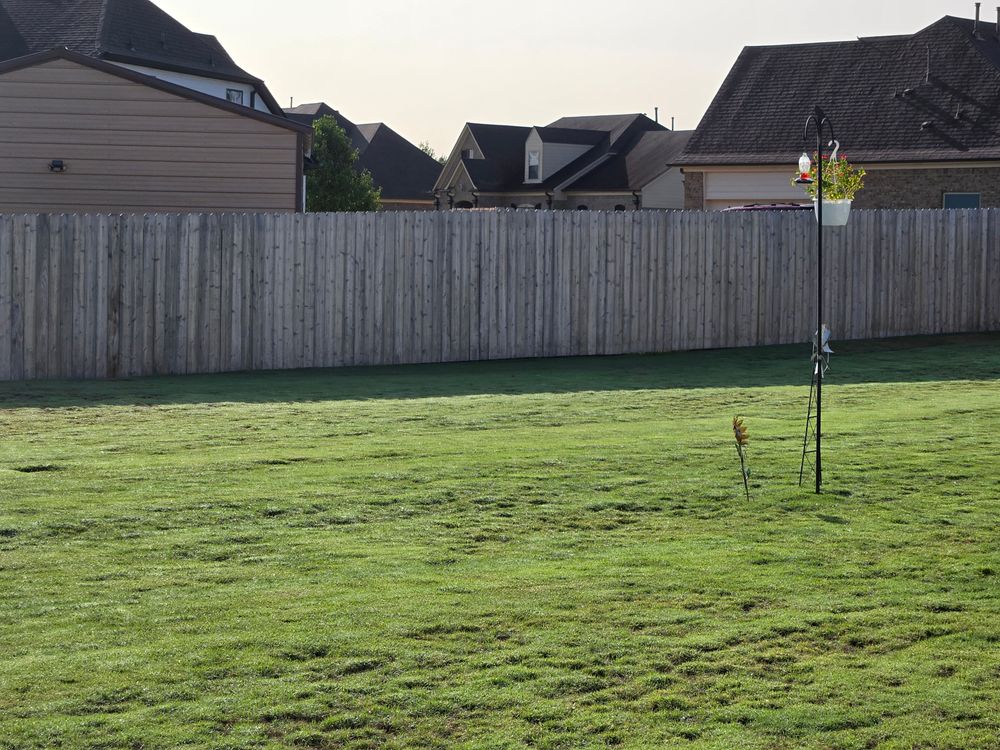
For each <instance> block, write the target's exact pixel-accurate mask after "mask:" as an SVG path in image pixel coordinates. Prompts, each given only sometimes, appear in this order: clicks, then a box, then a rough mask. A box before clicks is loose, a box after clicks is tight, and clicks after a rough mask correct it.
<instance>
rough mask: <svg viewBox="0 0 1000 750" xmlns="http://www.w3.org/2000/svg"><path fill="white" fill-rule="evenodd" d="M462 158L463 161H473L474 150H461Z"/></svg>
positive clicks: (474, 156)
mask: <svg viewBox="0 0 1000 750" xmlns="http://www.w3.org/2000/svg"><path fill="white" fill-rule="evenodd" d="M462 158H463V159H475V158H476V150H475V149H474V148H466V149H463V150H462Z"/></svg>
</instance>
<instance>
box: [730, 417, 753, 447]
mask: <svg viewBox="0 0 1000 750" xmlns="http://www.w3.org/2000/svg"><path fill="white" fill-rule="evenodd" d="M733 435H735V436H736V444H737V445H740V446H745V445H747V443H749V442H750V433H749V432H747V428H746V427H745V426H744V425H743V419H742V418H740V417H733Z"/></svg>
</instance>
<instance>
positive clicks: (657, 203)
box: [642, 169, 684, 208]
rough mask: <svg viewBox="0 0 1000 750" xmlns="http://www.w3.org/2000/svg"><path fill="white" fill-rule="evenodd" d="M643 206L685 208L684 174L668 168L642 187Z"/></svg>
mask: <svg viewBox="0 0 1000 750" xmlns="http://www.w3.org/2000/svg"><path fill="white" fill-rule="evenodd" d="M642 207H643V208H684V175H682V174H681V171H680V170H679V169H668V170H667V171H666V172H664V173H663V174H661V175H660V176H659V177H657V178H656V179H655V180H653V181H652V182H650V183H649V184H648V185H646V187H644V188H643V189H642Z"/></svg>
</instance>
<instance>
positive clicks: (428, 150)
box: [417, 141, 448, 164]
mask: <svg viewBox="0 0 1000 750" xmlns="http://www.w3.org/2000/svg"><path fill="white" fill-rule="evenodd" d="M417 148H419V149H420V150H421V151H423V152H424V153H425V154H427V155H428V156H429V157H431V158H432V159H437V163H438V164H444V163H445V162H446V161H448V160H447V159H446V158H444V157H443V156H438V155H437V152H436V151H435V150H434V147H433V146H432V145H431V144H430V142H429V141H423V142H422V143H421V144H420V145H419V146H417Z"/></svg>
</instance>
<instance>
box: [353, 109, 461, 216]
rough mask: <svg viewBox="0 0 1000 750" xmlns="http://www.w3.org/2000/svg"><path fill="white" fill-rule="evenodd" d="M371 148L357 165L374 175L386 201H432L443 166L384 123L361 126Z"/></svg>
mask: <svg viewBox="0 0 1000 750" xmlns="http://www.w3.org/2000/svg"><path fill="white" fill-rule="evenodd" d="M358 131H359V132H360V133H362V134H363V135H365V137H367V138H368V148H366V149H365V151H364V153H363V154H361V157H360V158H359V159H358V166H359V167H360V168H361V169H367V170H368V171H369V172H371V175H372V179H373V181H374V182H375V184H376V185H378V186H379V187H380V188H382V198H383V200H393V199H397V200H406V199H409V200H420V199H425V200H426V199H430V197H431V193H432V192H433V190H434V183H435V182H437V178H438V177H439V176H440V174H441V169H442V165H441V164H440V163H439V162H438V160H437V159H435V158H433V157H431V156H428V155H427V154H425V153H424V152H423V151H421V150H420V149H419V148H418V147H416V146H414V145H413V144H412V143H410V142H409V141H408V140H406V139H405V138H403V136H401V135H400V134H399V133H397V132H396V131H395V130H393V129H392V128H390V127H389V126H388V125H386V124H385V123H381V122H379V123H373V124H370V125H359V126H358Z"/></svg>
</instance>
